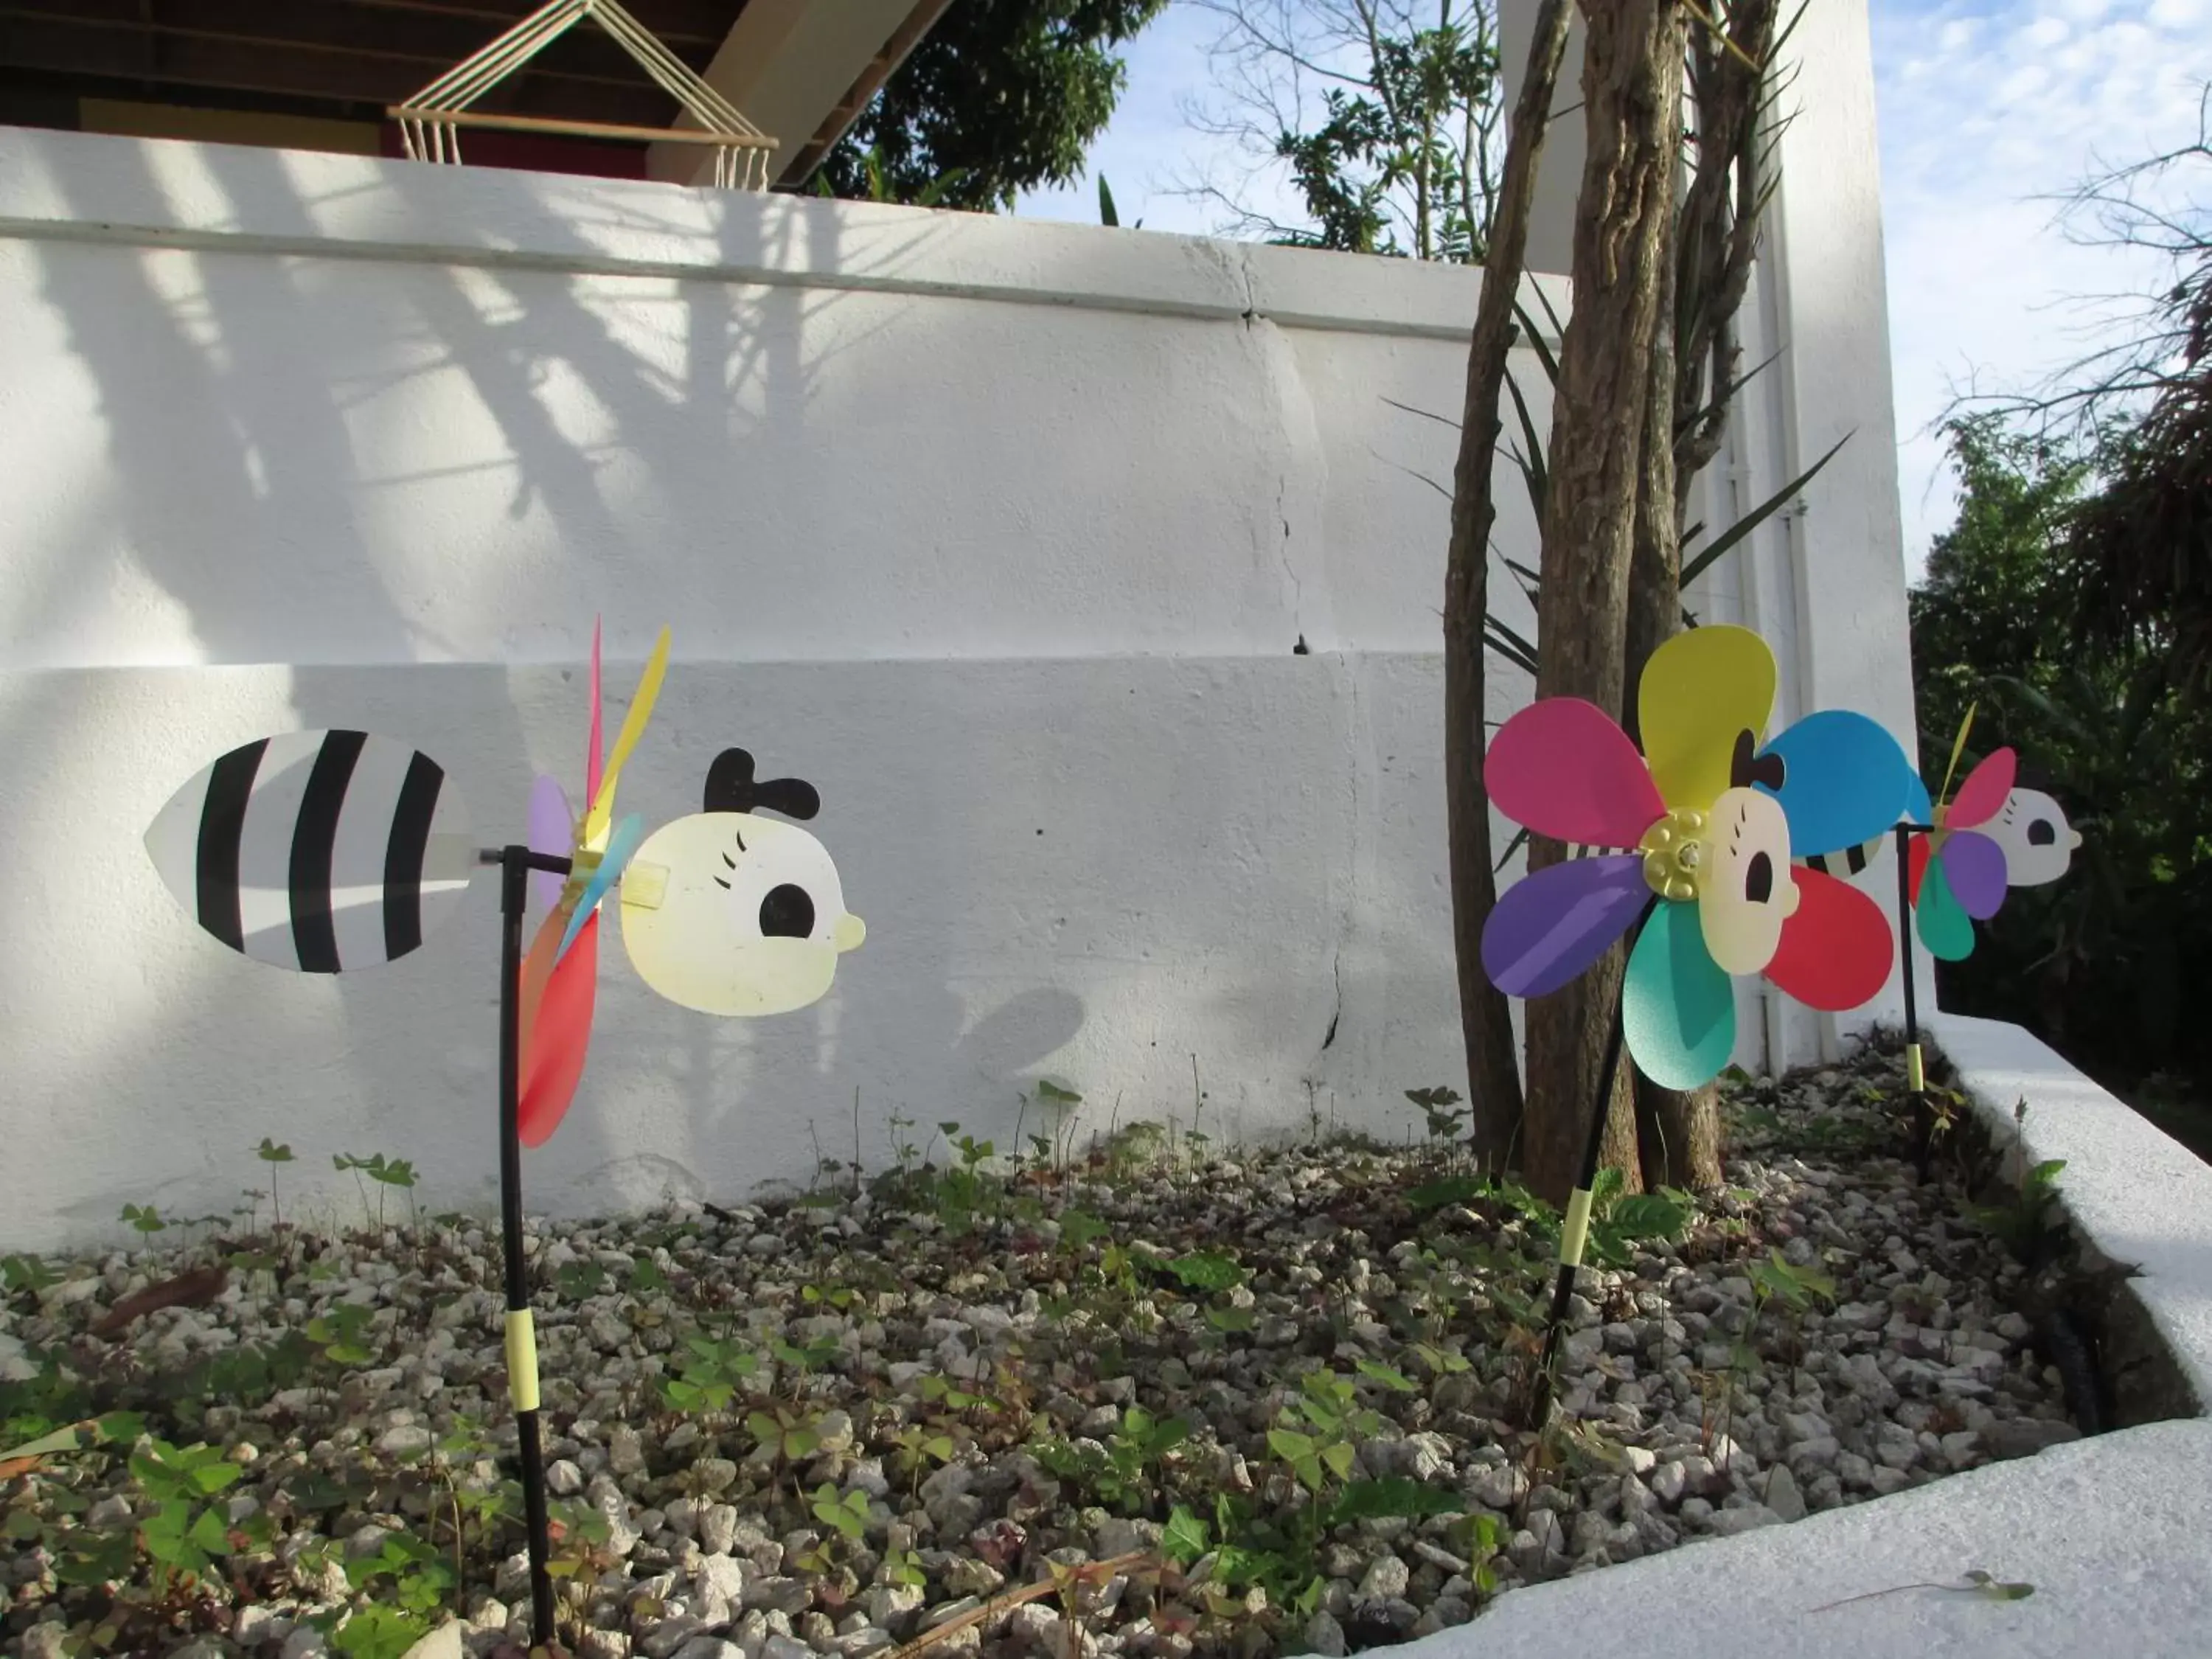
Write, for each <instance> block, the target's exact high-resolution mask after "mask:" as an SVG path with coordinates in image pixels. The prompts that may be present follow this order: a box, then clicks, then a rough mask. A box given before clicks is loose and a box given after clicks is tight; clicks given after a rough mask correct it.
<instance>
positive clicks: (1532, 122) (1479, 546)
mask: <svg viewBox="0 0 2212 1659" xmlns="http://www.w3.org/2000/svg"><path fill="white" fill-rule="evenodd" d="M1570 16H1571V9H1570V7H1569V5H1568V3H1567V0H1543V3H1542V4H1541V5H1540V6H1539V8H1538V9H1537V13H1536V27H1535V34H1534V40H1533V41H1532V42H1531V44H1530V46H1529V49H1528V73H1527V74H1526V75H1525V76H1523V77H1522V82H1521V95H1520V100H1519V101H1518V103H1517V104H1516V106H1515V108H1514V115H1513V128H1512V132H1511V136H1510V141H1509V142H1508V143H1507V145H1506V149H1505V163H1504V175H1503V179H1502V181H1501V183H1500V185H1499V191H1498V212H1497V216H1496V218H1495V220H1494V221H1493V222H1492V227H1491V234H1490V247H1489V252H1488V257H1487V258H1486V260H1485V261H1484V265H1483V274H1482V297H1481V299H1480V302H1479V303H1478V305H1477V307H1476V309H1475V319H1474V337H1473V338H1472V339H1471V340H1470V342H1469V343H1468V358H1467V400H1466V404H1465V407H1464V410H1462V417H1461V422H1460V441H1459V456H1458V459H1457V461H1456V462H1455V465H1454V467H1453V471H1452V524H1451V550H1450V553H1449V558H1448V561H1447V563H1446V568H1445V575H1444V779H1445V782H1444V790H1445V807H1446V811H1447V813H1448V816H1449V824H1450V829H1449V839H1450V847H1451V895H1452V939H1453V945H1454V946H1455V951H1456V953H1457V956H1458V961H1459V1000H1460V1024H1461V1027H1462V1031H1463V1033H1464V1035H1465V1037H1466V1041H1467V1060H1468V1083H1469V1085H1470V1086H1469V1088H1468V1098H1469V1102H1470V1104H1471V1107H1472V1111H1473V1130H1472V1133H1473V1138H1474V1156H1475V1158H1477V1159H1478V1160H1479V1161H1480V1163H1481V1164H1483V1165H1484V1167H1486V1168H1490V1169H1498V1168H1502V1167H1503V1166H1504V1164H1505V1163H1506V1162H1507V1161H1508V1160H1509V1159H1510V1157H1511V1156H1512V1153H1513V1151H1514V1144H1513V1143H1514V1139H1515V1137H1516V1134H1517V1133H1518V1131H1519V1128H1520V1123H1521V1078H1520V1073H1519V1072H1518V1071H1517V1070H1516V1067H1515V1065H1514V1038H1513V1025H1512V1020H1511V1018H1510V1013H1509V1012H1508V1010H1507V1007H1506V1002H1505V997H1504V994H1503V993H1502V992H1500V991H1499V990H1498V988H1497V987H1495V986H1493V985H1492V984H1491V982H1490V981H1489V980H1488V978H1487V977H1486V975H1484V973H1483V971H1482V925H1483V923H1484V922H1485V921H1487V920H1488V918H1489V915H1490V913H1491V911H1492V909H1493V908H1496V906H1497V903H1498V878H1497V873H1496V869H1495V865H1496V858H1495V854H1494V852H1493V850H1492V845H1491V835H1490V797H1489V793H1488V792H1487V791H1486V790H1485V789H1484V787H1483V783H1482V749H1483V725H1482V710H1483V680H1484V674H1483V670H1484V666H1485V664H1484V659H1483V643H1482V621H1483V617H1484V615H1485V613H1486V607H1487V605H1488V603H1489V565H1490V559H1489V549H1490V527H1491V524H1492V520H1494V519H1495V518H1496V516H1497V509H1496V507H1495V504H1494V503H1493V502H1492V499H1491V469H1492V466H1493V465H1494V464H1495V462H1496V458H1497V453H1498V432H1499V419H1500V416H1499V412H1498V399H1499V395H1500V393H1501V392H1502V391H1503V390H1504V380H1505V359H1506V353H1507V351H1508V350H1509V349H1510V348H1511V346H1512V343H1513V301H1514V298H1515V295H1516V291H1517V290H1518V289H1519V288H1520V285H1521V271H1522V263H1523V261H1524V259H1525V258H1526V257H1527V252H1528V208H1529V204H1530V202H1531V201H1532V200H1533V198H1534V195H1535V185H1536V167H1537V163H1538V161H1540V160H1541V158H1542V155H1543V152H1544V131H1545V127H1546V125H1547V122H1548V120H1549V117H1550V112H1551V107H1552V94H1553V88H1555V87H1556V86H1557V85H1558V83H1559V64H1560V60H1561V58H1563V57H1564V56H1565V52H1566V44H1567V25H1568V22H1569V21H1570Z"/></svg>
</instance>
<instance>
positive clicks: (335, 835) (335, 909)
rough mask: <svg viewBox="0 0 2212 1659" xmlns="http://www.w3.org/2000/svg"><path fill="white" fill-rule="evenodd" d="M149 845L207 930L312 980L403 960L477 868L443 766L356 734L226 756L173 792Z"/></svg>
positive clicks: (260, 746) (270, 741) (318, 736)
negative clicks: (400, 958) (401, 958)
mask: <svg viewBox="0 0 2212 1659" xmlns="http://www.w3.org/2000/svg"><path fill="white" fill-rule="evenodd" d="M146 851H147V852H148V854H149V855H151V857H152V859H153V860H154V868H155V871H156V872H159V874H160V876H161V881H162V884H164V885H165V886H167V888H168V890H170V892H172V893H173V894H174V895H175V896H176V897H177V901H178V902H179V903H180V904H182V905H183V906H184V907H185V910H186V911H188V912H189V913H190V914H191V915H192V917H193V918H194V919H195V920H196V921H198V923H199V925H200V926H201V927H203V928H204V929H206V930H207V931H208V932H209V933H212V934H214V935H215V937H216V938H217V939H221V940H222V942H223V943H224V944H225V945H228V946H230V948H231V949H232V950H234V951H240V952H242V953H243V954H244V955H246V956H249V957H252V958H253V959H254V960H255V961H257V962H265V963H270V964H272V965H274V966H276V967H278V968H292V969H299V970H300V971H301V972H303V973H310V974H335V973H337V972H338V971H340V970H341V969H357V968H366V967H372V966H374V964H376V963H380V962H390V961H392V960H393V959H394V958H396V957H403V956H405V955H406V954H407V953H408V952H409V951H412V950H413V949H415V947H416V945H420V944H422V939H423V937H424V935H426V934H427V933H429V932H430V931H431V930H432V929H433V928H435V927H436V926H437V925H438V924H439V923H440V922H441V921H444V920H445V918H446V917H447V915H449V914H451V912H452V911H453V909H454V908H455V907H456V906H457V905H458V904H459V902H460V897H461V894H462V893H463V891H464V890H466V888H467V886H468V884H469V878H470V877H471V876H472V875H473V874H474V873H475V872H476V868H477V854H476V846H475V843H474V842H473V841H472V839H471V836H470V835H469V825H468V820H467V817H466V814H465V810H464V808H463V806H462V804H461V800H460V797H459V792H458V791H456V790H454V789H453V788H452V787H449V786H448V784H447V780H446V774H445V770H444V769H443V768H441V766H440V765H439V764H438V763H437V762H435V761H434V760H432V759H431V758H430V757H428V755H424V754H422V753H419V752H418V751H416V750H412V749H410V748H408V747H407V746H406V745H405V744H401V743H395V742H393V741H392V739H391V738H379V737H373V736H371V735H369V734H368V733H367V732H285V733H284V734H283V735H282V736H279V737H273V738H261V739H259V740H258V741H256V742H253V743H249V744H242V745H241V746H240V747H239V748H236V749H234V750H231V751H230V752H229V753H228V754H227V755H225V756H223V757H222V758H221V759H219V760H217V761H216V762H215V763H213V764H211V765H210V766H207V767H205V768H204V769H201V770H200V771H199V772H198V773H197V774H196V775H194V776H193V777H192V778H191V779H190V780H189V781H186V782H185V785H184V787H181V788H180V789H179V790H178V791H177V793H175V794H173V795H172V796H171V797H170V798H169V799H168V802H167V805H164V806H163V807H162V808H161V812H160V814H159V815H158V816H157V817H155V820H154V822H153V824H152V825H151V827H149V829H147V831H146Z"/></svg>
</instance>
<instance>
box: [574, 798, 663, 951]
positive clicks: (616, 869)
mask: <svg viewBox="0 0 2212 1659" xmlns="http://www.w3.org/2000/svg"><path fill="white" fill-rule="evenodd" d="M644 839H645V820H644V819H643V818H641V817H639V816H638V815H637V814H636V813H635V812H632V813H631V814H630V815H629V817H626V818H624V819H623V821H622V822H621V823H617V825H615V827H614V829H613V831H612V833H611V834H610V835H609V836H607V850H606V853H605V856H604V857H602V858H601V859H600V860H599V868H598V869H596V870H594V871H592V878H591V879H590V880H589V881H587V882H586V883H585V884H584V895H583V896H582V897H581V898H580V899H578V900H577V901H576V913H575V915H572V916H570V917H569V918H568V931H567V932H566V933H562V935H561V948H560V949H559V950H557V951H555V952H554V953H553V960H554V961H556V962H558V961H560V960H561V958H562V957H565V956H567V955H568V947H569V946H570V945H574V943H575V942H576V935H577V934H579V933H582V932H583V931H584V924H585V923H586V922H587V921H590V920H591V919H592V911H594V910H596V909H598V908H599V901H600V900H601V899H603V898H605V896H607V892H608V890H610V889H611V888H612V887H613V886H614V884H615V883H617V881H619V880H621V879H622V872H623V866H624V865H626V864H628V863H629V860H630V854H633V853H635V852H636V851H637V845H638V843H639V842H641V841H643V840H644Z"/></svg>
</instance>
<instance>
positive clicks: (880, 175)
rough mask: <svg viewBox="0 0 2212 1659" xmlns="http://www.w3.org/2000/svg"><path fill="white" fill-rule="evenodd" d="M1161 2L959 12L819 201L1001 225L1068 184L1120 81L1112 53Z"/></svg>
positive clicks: (844, 152) (845, 148) (870, 117)
mask: <svg viewBox="0 0 2212 1659" xmlns="http://www.w3.org/2000/svg"><path fill="white" fill-rule="evenodd" d="M1166 5H1167V0H959V3H958V4H957V5H955V6H951V7H950V8H948V9H946V11H945V15H943V16H942V17H940V18H939V19H938V21H937V22H936V23H935V24H934V25H933V27H931V29H930V31H929V33H927V34H926V35H924V36H923V37H922V39H921V44H920V45H919V46H916V47H915V49H914V51H913V52H912V53H911V54H910V55H909V56H908V58H907V60H906V61H905V63H903V64H901V65H900V66H899V68H898V70H897V72H896V74H894V75H893V76H891V78H890V81H889V82H886V83H885V84H884V88H883V90H882V91H881V92H879V93H878V94H876V97H875V100H874V101H873V102H872V103H871V104H870V105H869V106H868V107H867V108H866V110H864V111H863V112H861V114H860V118H859V119H858V120H857V121H855V122H854V124H853V125H852V127H851V129H850V130H849V131H848V132H847V133H846V135H845V136H844V137H843V138H842V139H841V140H839V141H838V143H837V144H836V147H835V148H834V149H831V150H830V152H829V155H826V156H825V157H823V162H822V165H821V167H819V168H818V169H817V171H816V173H815V175H814V177H815V180H816V188H817V189H820V188H822V186H823V185H827V190H828V193H829V194H831V195H835V196H842V197H859V198H861V199H872V200H877V201H892V202H915V203H921V202H924V201H927V202H928V203H930V204H934V205H941V206H945V207H952V208H968V209H972V210H980V211H982V212H997V211H1002V210H1006V209H1008V208H1011V207H1012V206H1013V204H1014V198H1015V197H1016V196H1017V195H1018V194H1019V193H1020V192H1021V191H1024V190H1028V189H1030V188H1032V187H1034V186H1036V185H1043V184H1066V183H1068V182H1069V181H1071V180H1072V179H1074V178H1075V177H1076V176H1077V175H1078V174H1079V173H1080V172H1081V171H1082V167H1083V157H1084V154H1085V150H1086V149H1088V148H1089V147H1090V145H1091V141H1092V140H1093V139H1095V138H1097V136H1098V135H1099V134H1100V133H1101V132H1102V131H1104V130H1105V127H1106V124H1107V122H1108V121H1109V119H1111V118H1112V117H1113V114H1114V105H1115V100H1117V99H1118V98H1119V97H1120V96H1121V88H1122V83H1123V82H1124V81H1125V80H1126V79H1127V70H1126V68H1125V66H1124V65H1123V64H1122V62H1121V58H1119V57H1117V56H1116V55H1115V52H1114V51H1113V48H1115V47H1116V46H1121V45H1122V44H1124V43H1125V42H1127V41H1128V40H1131V39H1133V37H1134V36H1135V35H1136V33H1137V32H1138V31H1139V29H1141V28H1142V27H1144V26H1145V25H1146V23H1149V22H1150V21H1152V19H1153V18H1155V17H1157V16H1158V15H1159V14H1160V12H1161V11H1162V10H1163V9H1164V8H1165V7H1166Z"/></svg>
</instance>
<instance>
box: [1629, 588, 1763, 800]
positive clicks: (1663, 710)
mask: <svg viewBox="0 0 2212 1659" xmlns="http://www.w3.org/2000/svg"><path fill="white" fill-rule="evenodd" d="M1774 683H1775V668H1774V653H1773V652H1771V650H1769V649H1768V648H1767V645H1766V641H1765V640H1763V639H1761V638H1759V635H1756V634H1754V633H1753V632H1752V631H1751V630H1750V629H1747V628H1732V627H1727V626H1717V627H1711V628H1693V629H1690V630H1689V631H1688V632H1687V633H1683V634H1677V635H1675V636H1674V638H1673V639H1671V640H1668V641H1667V642H1666V643H1665V644H1664V645H1662V646H1661V647H1659V648H1658V649H1657V650H1656V651H1655V652H1653V653H1651V660H1650V662H1648V663H1646V664H1645V665H1644V679H1643V683H1642V684H1640V685H1638V687H1637V694H1636V708H1637V720H1638V725H1639V726H1641V727H1642V735H1643V738H1644V759H1645V760H1646V761H1647V762H1648V763H1650V767H1651V781H1653V782H1654V783H1656V784H1657V785H1658V786H1659V798H1660V799H1662V800H1663V801H1665V802H1666V803H1667V805H1668V806H1669V807H1670V808H1674V807H1685V806H1686V807H1690V808H1692V809H1694V810H1696V811H1707V810H1709V809H1710V808H1711V806H1712V804H1713V803H1714V802H1715V801H1716V800H1717V799H1720V796H1721V792H1722V791H1723V790H1724V789H1726V788H1727V787H1729V781H1730V780H1729V762H1730V760H1731V759H1732V758H1733V757H1734V755H1735V740H1736V734H1737V733H1738V732H1746V731H1747V732H1750V733H1751V735H1752V740H1753V742H1754V743H1756V742H1758V741H1759V740H1760V739H1761V738H1765V735H1766V722H1767V720H1768V718H1769V717H1770V716H1771V714H1773V712H1774Z"/></svg>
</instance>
